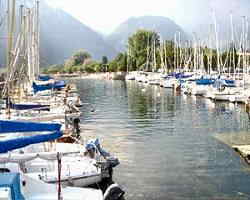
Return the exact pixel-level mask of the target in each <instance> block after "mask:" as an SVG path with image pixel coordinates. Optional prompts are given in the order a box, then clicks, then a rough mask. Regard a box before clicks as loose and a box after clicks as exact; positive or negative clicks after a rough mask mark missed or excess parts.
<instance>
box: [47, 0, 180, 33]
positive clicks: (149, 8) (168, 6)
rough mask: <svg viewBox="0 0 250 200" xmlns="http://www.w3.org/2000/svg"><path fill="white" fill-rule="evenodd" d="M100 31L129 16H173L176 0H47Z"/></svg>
mask: <svg viewBox="0 0 250 200" xmlns="http://www.w3.org/2000/svg"><path fill="white" fill-rule="evenodd" d="M47 2H48V3H49V5H51V6H53V7H58V8H62V9H63V10H65V11H67V12H69V13H70V14H71V15H72V16H74V17H76V18H77V19H78V20H80V21H81V22H82V23H84V24H86V25H88V26H90V27H91V28H92V29H94V30H96V31H99V32H101V33H105V34H107V33H110V32H112V31H113V30H114V29H115V27H117V26H118V25H119V24H120V23H121V22H124V21H125V20H127V19H128V18H129V17H130V16H144V15H156V16H166V17H169V18H171V19H174V18H175V10H176V8H177V7H178V3H177V1H176V0H154V1H147V0H125V1H124V0H106V1H103V0H86V1H85V0H47Z"/></svg>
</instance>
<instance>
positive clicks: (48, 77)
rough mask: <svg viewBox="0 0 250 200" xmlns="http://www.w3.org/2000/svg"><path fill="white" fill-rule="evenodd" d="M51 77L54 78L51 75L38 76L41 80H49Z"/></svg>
mask: <svg viewBox="0 0 250 200" xmlns="http://www.w3.org/2000/svg"><path fill="white" fill-rule="evenodd" d="M51 79H53V78H52V77H51V76H46V75H39V76H38V80H39V81H48V80H51Z"/></svg>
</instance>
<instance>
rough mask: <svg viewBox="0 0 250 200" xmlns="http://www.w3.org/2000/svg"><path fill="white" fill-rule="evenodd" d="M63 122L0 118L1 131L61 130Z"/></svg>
mask: <svg viewBox="0 0 250 200" xmlns="http://www.w3.org/2000/svg"><path fill="white" fill-rule="evenodd" d="M61 126H62V125H61V124H55V123H53V124H52V123H38V122H22V121H10V120H0V134H1V133H17V132H36V131H40V132H41V131H59V130H60V129H61Z"/></svg>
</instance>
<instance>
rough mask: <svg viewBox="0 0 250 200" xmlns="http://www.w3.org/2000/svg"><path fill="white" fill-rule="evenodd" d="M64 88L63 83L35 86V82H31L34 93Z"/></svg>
mask: <svg viewBox="0 0 250 200" xmlns="http://www.w3.org/2000/svg"><path fill="white" fill-rule="evenodd" d="M65 86H66V83H65V81H56V82H55V83H49V84H46V85H37V84H36V83H35V82H33V84H32V87H33V90H34V93H37V92H39V91H44V90H52V89H61V88H64V87H65Z"/></svg>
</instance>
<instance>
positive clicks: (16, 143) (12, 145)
mask: <svg viewBox="0 0 250 200" xmlns="http://www.w3.org/2000/svg"><path fill="white" fill-rule="evenodd" d="M62 135H63V133H62V132H61V131H55V132H53V133H50V134H42V135H41V134H40V135H34V136H26V137H19V138H15V139H9V140H4V141H0V153H7V152H8V151H12V150H15V149H19V148H23V147H26V146H28V145H30V144H38V143H41V142H47V141H50V140H55V139H57V138H59V137H61V136H62Z"/></svg>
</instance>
